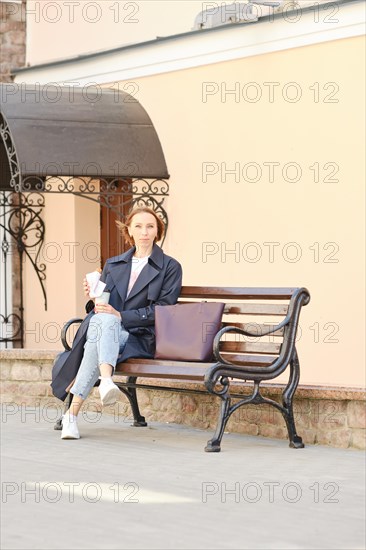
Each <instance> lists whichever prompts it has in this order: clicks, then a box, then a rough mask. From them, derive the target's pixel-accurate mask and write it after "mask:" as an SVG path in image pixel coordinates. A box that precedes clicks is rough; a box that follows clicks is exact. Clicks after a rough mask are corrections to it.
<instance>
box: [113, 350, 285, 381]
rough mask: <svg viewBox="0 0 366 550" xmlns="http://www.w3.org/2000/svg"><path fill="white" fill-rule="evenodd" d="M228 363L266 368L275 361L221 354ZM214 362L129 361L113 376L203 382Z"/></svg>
mask: <svg viewBox="0 0 366 550" xmlns="http://www.w3.org/2000/svg"><path fill="white" fill-rule="evenodd" d="M222 356H223V357H225V356H226V357H227V358H228V359H230V361H233V362H238V363H240V364H245V365H248V366H249V365H250V366H262V367H266V366H268V365H270V364H272V363H273V361H275V360H276V358H277V357H276V356H273V355H266V356H260V355H249V354H240V355H233V354H222ZM214 364H215V363H214V362H209V363H198V362H186V363H183V362H181V361H169V360H166V361H161V360H157V359H129V360H128V361H125V362H124V363H118V364H117V366H116V370H115V374H116V375H123V376H137V377H149V378H173V379H174V378H180V379H184V380H203V377H204V375H205V372H206V370H207V369H208V368H209V367H210V366H212V365H214Z"/></svg>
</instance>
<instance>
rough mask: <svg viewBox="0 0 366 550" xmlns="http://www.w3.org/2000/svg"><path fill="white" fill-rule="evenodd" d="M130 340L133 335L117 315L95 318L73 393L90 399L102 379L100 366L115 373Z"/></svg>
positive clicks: (87, 337)
mask: <svg viewBox="0 0 366 550" xmlns="http://www.w3.org/2000/svg"><path fill="white" fill-rule="evenodd" d="M128 337H129V333H128V332H127V331H126V330H125V329H124V327H123V325H122V323H121V320H120V319H118V317H116V316H115V315H112V314H111V313H98V314H95V315H93V317H92V318H91V320H90V323H89V327H88V331H87V335H86V342H85V345H84V355H83V359H82V361H81V364H80V368H79V370H78V373H77V375H76V378H75V380H74V383H73V386H72V387H71V389H70V392H71V393H72V394H73V395H77V396H79V397H81V398H82V399H86V398H87V397H88V395H89V393H90V392H91V390H92V389H93V387H94V384H95V383H96V381H97V380H98V378H99V376H100V370H99V365H101V364H102V363H108V365H111V366H112V367H113V370H114V367H115V366H116V363H117V359H118V356H119V354H120V353H122V351H123V349H124V348H125V346H126V342H127V340H128Z"/></svg>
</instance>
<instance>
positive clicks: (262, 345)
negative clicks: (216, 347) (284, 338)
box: [220, 341, 281, 355]
mask: <svg viewBox="0 0 366 550" xmlns="http://www.w3.org/2000/svg"><path fill="white" fill-rule="evenodd" d="M280 350H281V344H279V343H272V342H224V341H222V342H221V344H220V351H230V352H235V351H239V352H246V353H263V354H265V353H266V354H273V355H274V354H278V353H280Z"/></svg>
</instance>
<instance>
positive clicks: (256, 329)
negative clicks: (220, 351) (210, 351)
mask: <svg viewBox="0 0 366 550" xmlns="http://www.w3.org/2000/svg"><path fill="white" fill-rule="evenodd" d="M222 326H223V327H228V326H230V327H237V328H241V329H243V330H246V331H249V332H250V333H252V334H253V335H254V336H258V337H259V336H260V331H261V330H263V331H267V330H269V329H271V328H274V326H275V325H269V324H268V325H264V324H261V323H231V322H230V321H228V322H224V323H222ZM283 331H284V329H283V328H281V329H280V330H276V331H275V332H273V333H272V334H270V335H269V336H283ZM229 334H230V333H229ZM233 334H235V333H233ZM254 336H253V337H254ZM263 338H265V336H263Z"/></svg>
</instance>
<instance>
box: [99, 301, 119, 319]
mask: <svg viewBox="0 0 366 550" xmlns="http://www.w3.org/2000/svg"><path fill="white" fill-rule="evenodd" d="M94 311H95V313H111V314H112V315H115V316H116V317H118V319H122V316H121V314H120V312H119V311H117V310H116V309H114V307H112V306H111V305H110V304H95V307H94Z"/></svg>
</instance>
